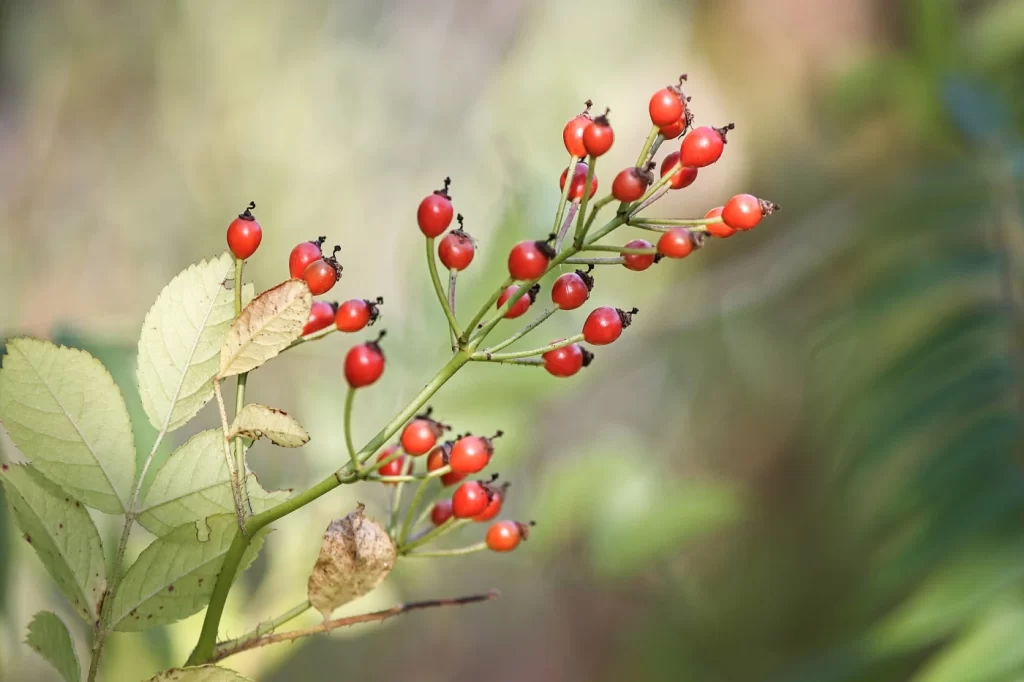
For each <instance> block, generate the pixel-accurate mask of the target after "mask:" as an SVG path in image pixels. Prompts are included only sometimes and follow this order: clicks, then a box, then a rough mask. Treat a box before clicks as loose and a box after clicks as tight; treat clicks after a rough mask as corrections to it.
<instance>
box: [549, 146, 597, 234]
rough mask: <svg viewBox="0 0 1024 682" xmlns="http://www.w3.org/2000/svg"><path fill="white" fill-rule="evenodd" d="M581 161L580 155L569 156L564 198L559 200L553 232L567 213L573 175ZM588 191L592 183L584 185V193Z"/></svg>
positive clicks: (563, 189)
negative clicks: (566, 204)
mask: <svg viewBox="0 0 1024 682" xmlns="http://www.w3.org/2000/svg"><path fill="white" fill-rule="evenodd" d="M579 162H580V157H578V156H571V157H569V166H568V167H567V169H566V171H565V186H564V187H562V198H561V199H559V200H558V208H557V209H556V210H555V224H554V225H552V226H551V233H552V234H554V233H556V232H558V228H559V227H561V225H562V216H563V215H564V214H565V203H566V201H567V200H568V198H569V189H570V188H571V187H572V175H573V173H574V172H576V164H577V163H579ZM588 174H589V171H588ZM588 191H590V185H584V187H583V193H584V194H586V193H587V192H588Z"/></svg>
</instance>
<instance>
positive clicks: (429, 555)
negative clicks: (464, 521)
mask: <svg viewBox="0 0 1024 682" xmlns="http://www.w3.org/2000/svg"><path fill="white" fill-rule="evenodd" d="M485 549H487V543H486V542H478V543H476V544H475V545H470V546H468V547H459V548H458V549H439V550H436V551H433V552H409V553H407V554H406V555H405V556H407V557H421V558H424V559H434V558H440V557H447V556H464V555H466V554H474V553H476V552H482V551H483V550H485Z"/></svg>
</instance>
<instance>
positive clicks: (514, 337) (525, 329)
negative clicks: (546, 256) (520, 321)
mask: <svg viewBox="0 0 1024 682" xmlns="http://www.w3.org/2000/svg"><path fill="white" fill-rule="evenodd" d="M571 260H572V258H568V259H566V260H565V262H566V263H568V262H569V261H571ZM558 310H559V309H558V308H549V309H548V310H545V311H544V312H542V313H541V314H540V316H538V317H537V319H536V320H534V321H533V322H531V323H530V324H528V325H526V326H525V327H523V328H522V329H520V330H519V331H517V332H516V333H515V334H513V335H512V336H510V337H508V338H507V339H505V340H504V341H502V342H501V343H496V344H494V345H493V346H491V347H490V348H485V349H484V350H483V351H482V352H484V353H497V352H498V351H499V350H501V349H502V348H508V347H509V346H511V345H512V344H513V343H515V342H516V341H518V340H519V339H521V338H523V337H524V336H526V335H527V334H529V333H530V332H532V331H533V330H534V329H536V328H537V327H539V326H540V325H542V324H544V323H545V322H546V321H547V319H548V318H549V317H551V316H552V315H554V314H555V313H557V312H558Z"/></svg>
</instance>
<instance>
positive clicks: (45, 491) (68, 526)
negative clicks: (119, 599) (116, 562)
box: [0, 465, 106, 623]
mask: <svg viewBox="0 0 1024 682" xmlns="http://www.w3.org/2000/svg"><path fill="white" fill-rule="evenodd" d="M0 483H3V487H4V491H5V492H6V494H7V502H8V504H9V505H10V507H11V512H12V513H13V514H14V519H15V521H17V523H18V527H19V528H20V529H21V531H22V532H23V533H24V534H25V540H27V541H28V542H29V543H30V544H31V545H32V547H33V548H35V550H36V554H38V555H39V559H40V560H41V561H42V562H43V566H45V567H46V570H47V571H48V572H49V574H50V576H51V577H52V578H53V579H54V581H55V582H56V583H57V586H58V587H60V589H61V591H62V592H63V593H64V595H65V596H66V597H67V598H68V599H69V600H70V601H71V603H72V604H73V605H74V607H75V609H76V610H77V611H78V613H79V614H80V615H81V616H82V617H83V618H84V619H85V620H86V621H87V622H90V623H91V622H93V621H94V620H95V619H96V616H97V614H98V613H99V606H100V600H101V598H102V596H103V591H104V589H105V587H106V585H105V577H104V576H105V568H104V563H103V547H102V545H101V544H100V535H99V533H98V532H97V531H96V526H95V525H93V522H92V519H91V518H90V517H89V512H87V511H86V510H85V507H83V506H82V504H81V503H80V502H78V501H77V500H75V499H74V498H72V497H70V496H69V495H68V494H67V493H65V492H64V491H62V490H61V489H60V488H58V487H57V486H56V485H54V484H53V483H51V482H50V481H48V480H47V479H46V478H44V477H43V476H42V474H40V473H39V472H38V471H36V470H35V469H34V468H32V466H30V465H23V466H10V465H4V466H3V467H2V469H0Z"/></svg>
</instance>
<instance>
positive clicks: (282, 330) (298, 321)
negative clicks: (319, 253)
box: [220, 279, 313, 377]
mask: <svg viewBox="0 0 1024 682" xmlns="http://www.w3.org/2000/svg"><path fill="white" fill-rule="evenodd" d="M312 305H313V294H311V293H310V291H309V287H308V286H307V285H306V283H305V282H303V281H302V280H299V279H290V280H288V281H287V282H284V283H282V284H278V285H277V286H276V287H274V288H273V289H270V290H268V291H264V292H263V293H262V294H260V295H259V296H257V297H256V298H254V299H253V300H252V303H250V304H249V305H247V306H246V307H245V310H243V311H242V314H241V315H239V317H238V319H237V320H235V322H234V324H232V325H231V330H230V331H229V332H228V338H227V341H225V343H224V347H223V348H222V349H221V354H220V376H221V377H229V376H232V375H235V374H241V373H242V372H248V371H251V370H253V369H256V368H257V367H259V366H260V365H262V364H263V363H264V362H266V361H267V360H270V359H271V358H273V357H275V356H276V355H277V354H278V353H280V352H281V351H282V350H284V349H285V348H287V347H288V344H290V343H291V342H292V341H294V340H295V339H297V338H299V336H300V335H301V334H302V328H303V327H304V326H305V325H306V322H307V321H308V320H309V309H310V308H311V307H312Z"/></svg>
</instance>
